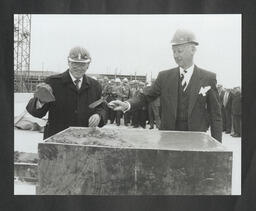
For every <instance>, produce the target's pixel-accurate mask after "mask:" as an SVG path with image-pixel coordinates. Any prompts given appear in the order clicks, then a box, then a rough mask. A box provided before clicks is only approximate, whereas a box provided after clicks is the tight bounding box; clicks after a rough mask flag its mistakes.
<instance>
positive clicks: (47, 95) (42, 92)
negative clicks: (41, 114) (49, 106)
mask: <svg viewBox="0 0 256 211" xmlns="http://www.w3.org/2000/svg"><path fill="white" fill-rule="evenodd" d="M34 97H36V98H38V99H39V101H40V103H43V104H44V103H48V102H52V101H55V97H54V95H53V92H52V87H51V86H50V85H49V84H47V83H40V84H38V85H37V87H36V92H35V93H34Z"/></svg>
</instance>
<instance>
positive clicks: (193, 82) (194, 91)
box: [188, 66, 201, 116]
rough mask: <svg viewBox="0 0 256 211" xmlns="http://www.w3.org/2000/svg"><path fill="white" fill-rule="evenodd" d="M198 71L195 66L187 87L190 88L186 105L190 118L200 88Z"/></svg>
mask: <svg viewBox="0 0 256 211" xmlns="http://www.w3.org/2000/svg"><path fill="white" fill-rule="evenodd" d="M200 75H201V74H200V70H199V69H198V68H197V66H195V67H194V72H193V75H192V77H191V79H190V82H189V85H190V86H191V87H190V93H189V103H188V116H190V114H191V112H192V109H193V107H194V105H195V102H196V100H197V97H198V93H199V89H200V87H201V76H200Z"/></svg>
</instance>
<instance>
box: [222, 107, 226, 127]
mask: <svg viewBox="0 0 256 211" xmlns="http://www.w3.org/2000/svg"><path fill="white" fill-rule="evenodd" d="M221 116H222V130H223V131H226V114H225V108H224V106H222V107H221Z"/></svg>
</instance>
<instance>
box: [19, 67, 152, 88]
mask: <svg viewBox="0 0 256 211" xmlns="http://www.w3.org/2000/svg"><path fill="white" fill-rule="evenodd" d="M54 74H59V72H54V71H29V72H28V71H23V72H15V73H14V92H34V91H35V90H36V86H37V85H38V84H39V83H42V82H44V80H45V78H47V77H48V76H50V75H54ZM88 75H89V76H94V77H96V78H97V79H99V78H104V77H105V76H107V77H108V79H109V80H111V79H115V78H120V79H121V80H122V79H124V78H127V79H128V80H138V81H142V82H146V81H147V76H146V75H118V74H117V75H115V74H90V73H89V74H88Z"/></svg>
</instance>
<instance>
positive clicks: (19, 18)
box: [14, 14, 31, 92]
mask: <svg viewBox="0 0 256 211" xmlns="http://www.w3.org/2000/svg"><path fill="white" fill-rule="evenodd" d="M30 44H31V15H28V14H18V15H14V75H15V81H16V85H17V86H18V89H19V91H21V92H26V91H29V87H27V86H28V85H29V83H26V81H27V80H28V78H29V72H30ZM26 84H27V85H26Z"/></svg>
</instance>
